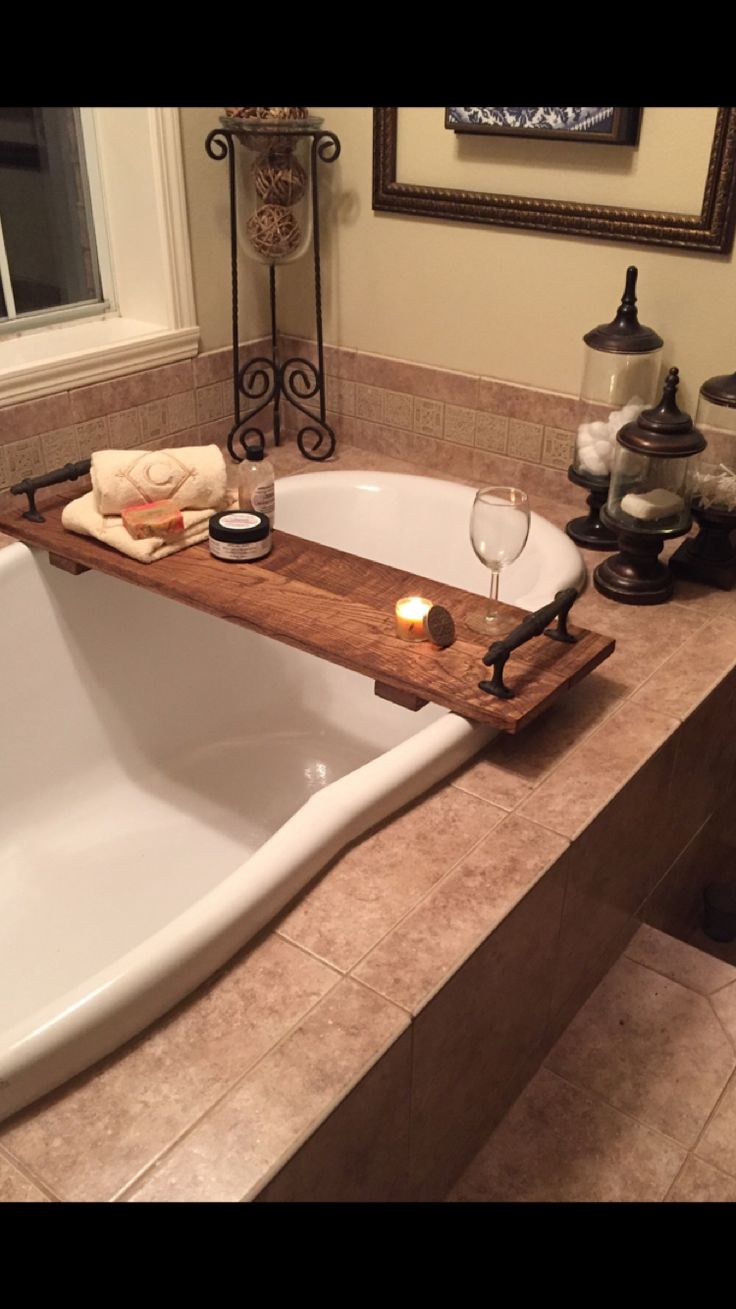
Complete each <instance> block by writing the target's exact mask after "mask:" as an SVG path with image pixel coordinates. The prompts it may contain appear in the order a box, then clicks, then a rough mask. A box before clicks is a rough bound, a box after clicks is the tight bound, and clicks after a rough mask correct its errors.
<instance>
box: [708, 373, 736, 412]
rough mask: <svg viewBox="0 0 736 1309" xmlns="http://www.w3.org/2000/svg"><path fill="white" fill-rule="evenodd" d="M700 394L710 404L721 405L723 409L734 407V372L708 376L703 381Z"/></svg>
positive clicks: (735, 374)
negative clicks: (705, 380)
mask: <svg viewBox="0 0 736 1309" xmlns="http://www.w3.org/2000/svg"><path fill="white" fill-rule="evenodd" d="M700 394H701V395H702V396H703V397H704V399H705V400H710V402H711V404H714V405H723V406H724V408H725V409H736V373H721V374H720V376H719V377H709V378H708V380H707V382H703V385H702V386H701V388H700Z"/></svg>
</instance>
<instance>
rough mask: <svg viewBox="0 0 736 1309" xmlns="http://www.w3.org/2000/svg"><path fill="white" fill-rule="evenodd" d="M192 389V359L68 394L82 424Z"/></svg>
mask: <svg viewBox="0 0 736 1309" xmlns="http://www.w3.org/2000/svg"><path fill="white" fill-rule="evenodd" d="M193 386H194V369H193V366H192V360H191V359H185V360H183V361H182V362H181V363H178V364H166V365H164V367H163V368H149V369H146V370H145V371H143V372H140V373H132V374H130V376H128V377H116V378H113V379H112V380H111V381H109V382H98V383H97V384H96V385H95V386H82V387H80V388H79V389H78V390H76V391H72V392H71V405H72V412H73V415H74V420H75V421H76V422H77V423H83V422H85V421H86V420H87V419H88V418H99V417H101V416H102V415H103V414H112V413H119V412H120V411H122V410H125V409H131V408H133V407H134V406H136V405H142V404H146V403H147V402H148V401H149V400H160V399H162V398H163V397H164V396H168V395H174V394H175V393H176V392H177V391H187V390H191V389H192V388H193ZM53 426H58V424H53ZM113 448H114V447H113Z"/></svg>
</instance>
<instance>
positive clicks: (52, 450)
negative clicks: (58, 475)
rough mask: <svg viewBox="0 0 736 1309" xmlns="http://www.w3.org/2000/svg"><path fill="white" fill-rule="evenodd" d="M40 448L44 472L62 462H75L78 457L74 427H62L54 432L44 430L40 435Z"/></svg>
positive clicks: (58, 465) (61, 464) (60, 464)
mask: <svg viewBox="0 0 736 1309" xmlns="http://www.w3.org/2000/svg"><path fill="white" fill-rule="evenodd" d="M41 449H42V451H43V462H44V468H45V471H46V472H49V473H50V472H51V471H52V470H53V469H55V468H61V467H62V466H63V465H64V464H71V463H75V462H76V460H77V459H78V458H79V447H78V445H77V433H76V430H75V428H74V427H73V426H70V427H62V428H59V429H58V431H55V432H44V434H43V436H42V437H41Z"/></svg>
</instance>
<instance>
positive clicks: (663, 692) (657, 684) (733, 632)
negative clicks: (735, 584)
mask: <svg viewBox="0 0 736 1309" xmlns="http://www.w3.org/2000/svg"><path fill="white" fill-rule="evenodd" d="M734 665H736V622H731V621H730V620H728V619H718V620H716V621H714V622H710V623H707V624H706V625H705V626H704V627H703V628H701V629H700V631H698V633H697V635H695V636H692V637H691V638H690V640H689V641H686V642H685V643H684V644H683V645H682V646H680V648H679V649H678V651H677V653H676V654H674V655H671V656H670V658H669V659H667V660H666V661H665V662H664V663H663V664H661V665H660V666H659V668H658V669H657V670H656V672H654V673H652V676H651V677H649V678H648V679H647V681H646V682H644V684H643V685H642V686H641V688H640V689H639V690H638V691H636V692H635V694H634V695H633V697H632V699H633V701H634V703H636V704H641V705H646V706H648V708H650V709H656V710H657V711H658V712H659V713H662V714H670V715H671V716H672V717H673V718H679V719H681V720H682V719H684V718H686V717H687V715H688V714H689V713H691V712H692V710H693V709H694V708H695V706H696V705H697V704H699V703H700V701H701V700H702V699H704V697H705V696H706V695H708V694H709V693H710V692H711V691H712V690H713V688H714V687H716V686H717V685H718V684H719V682H721V681H722V680H723V678H724V677H725V676H726V675H727V673H729V672H730V671H731V670H732V669H733V667H734Z"/></svg>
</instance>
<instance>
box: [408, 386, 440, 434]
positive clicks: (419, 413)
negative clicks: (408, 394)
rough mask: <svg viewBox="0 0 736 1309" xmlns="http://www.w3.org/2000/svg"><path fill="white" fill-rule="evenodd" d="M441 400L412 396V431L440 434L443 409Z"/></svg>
mask: <svg viewBox="0 0 736 1309" xmlns="http://www.w3.org/2000/svg"><path fill="white" fill-rule="evenodd" d="M444 407H445V406H444V405H443V403H442V401H441V400H426V399H425V398H424V396H419V395H417V396H415V397H414V431H415V432H419V433H421V435H422V436H438V437H441V436H442V425H443V410H444Z"/></svg>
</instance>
